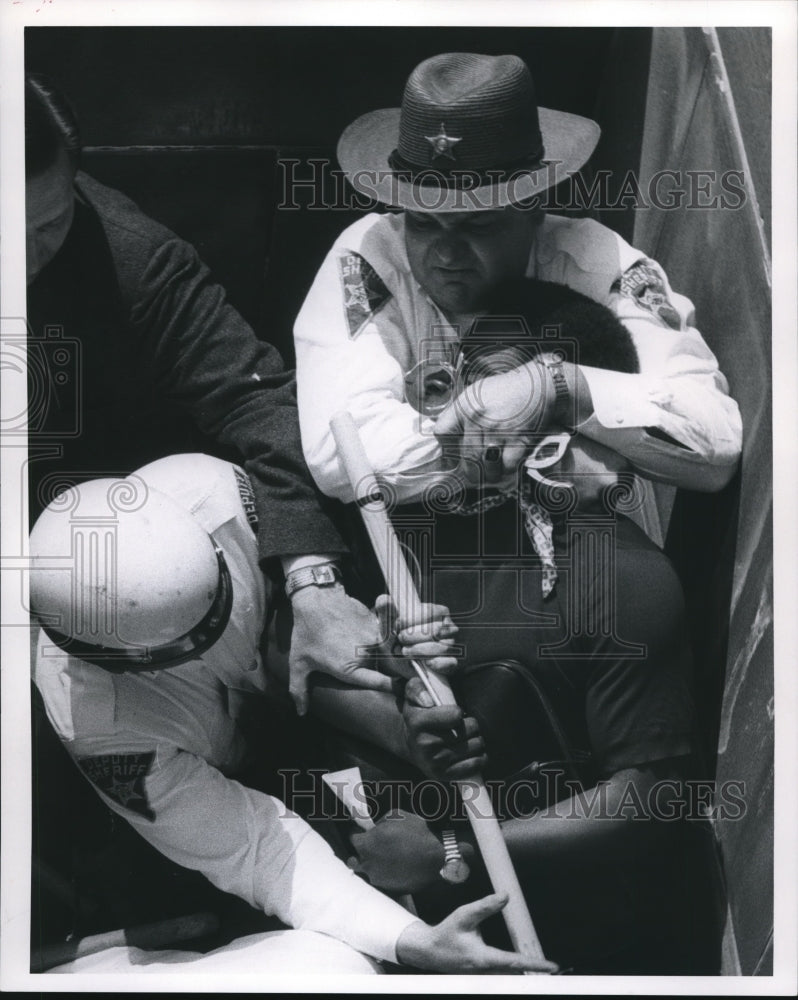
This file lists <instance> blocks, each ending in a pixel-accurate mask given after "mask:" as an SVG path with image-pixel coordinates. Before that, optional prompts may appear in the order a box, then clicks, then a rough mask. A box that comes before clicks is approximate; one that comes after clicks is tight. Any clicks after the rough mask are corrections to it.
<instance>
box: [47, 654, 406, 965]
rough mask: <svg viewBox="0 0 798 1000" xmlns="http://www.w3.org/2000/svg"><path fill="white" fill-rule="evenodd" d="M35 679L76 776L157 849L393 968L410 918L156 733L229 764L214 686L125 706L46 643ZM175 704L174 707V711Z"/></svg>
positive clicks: (312, 835)
mask: <svg viewBox="0 0 798 1000" xmlns="http://www.w3.org/2000/svg"><path fill="white" fill-rule="evenodd" d="M48 648H49V649H50V651H51V655H49V656H48V655H45V650H46V649H48ZM178 669H179V668H178ZM35 680H36V684H37V687H38V688H39V690H40V691H41V694H42V698H43V700H44V704H45V707H46V709H47V715H48V718H49V719H50V722H51V723H52V725H53V727H54V729H55V731H56V733H57V734H58V736H59V738H60V739H61V741H62V742H63V743H64V746H65V747H66V749H67V750H68V752H69V753H70V755H71V756H72V757H73V758H74V759H75V761H76V763H77V765H78V767H79V768H80V770H81V772H82V773H83V774H84V775H85V776H86V777H87V778H88V779H89V780H90V782H91V784H92V787H93V788H94V789H95V791H96V792H97V794H98V795H100V797H101V798H102V800H103V801H104V802H105V803H106V804H107V805H108V807H109V808H110V809H112V810H113V811H114V812H115V813H117V814H118V815H119V816H121V817H123V818H124V819H125V820H126V821H127V822H128V823H130V825H131V826H133V827H134V828H135V829H136V830H137V831H138V832H139V833H140V834H141V836H142V837H143V838H144V839H145V840H146V841H148V842H149V843H150V844H152V845H153V847H155V848H156V849H157V850H158V851H160V852H161V853H162V854H164V855H165V856H166V857H168V858H170V859H171V860H172V861H175V862H176V863H177V864H180V865H183V866H184V867H186V868H190V869H193V870H195V871H199V872H201V873H202V874H203V875H205V876H206V878H208V879H209V881H211V882H212V883H213V884H214V885H215V886H217V887H218V888H219V889H221V890H223V891H224V892H230V893H233V894H234V895H236V896H239V897H240V898H241V899H245V900H246V901H247V902H248V903H249V904H250V905H251V906H254V907H257V908H258V909H261V910H263V911H264V912H265V913H268V914H274V915H275V916H277V917H279V919H280V920H282V921H283V923H285V924H287V925H288V926H289V927H294V928H296V929H306V930H313V931H317V932H320V933H323V934H328V935H330V936H332V937H335V938H338V939H339V940H341V941H344V942H345V943H346V944H349V945H351V947H353V948H355V949H356V950H357V951H362V952H365V953H366V954H368V955H371V956H373V957H374V958H378V959H386V960H388V961H392V962H395V961H396V942H397V941H398V939H399V936H400V934H401V933H402V931H403V930H404V929H405V928H406V927H408V926H409V925H410V924H411V923H413V922H414V921H415V920H417V919H418V918H417V917H414V916H413V915H412V914H410V913H409V912H408V911H407V910H405V909H403V908H402V907H401V906H399V905H398V903H395V902H394V901H393V900H391V899H389V898H388V897H387V896H384V895H383V894H382V893H380V892H378V891H377V890H376V889H374V888H372V887H371V886H369V885H367V884H366V883H365V882H363V881H362V880H361V879H360V878H358V877H357V876H356V875H355V874H354V872H352V871H351V870H350V869H349V868H347V867H346V865H345V864H344V863H343V862H342V861H340V860H339V859H338V858H337V857H336V856H335V854H334V853H333V851H332V849H331V848H330V847H329V845H328V844H327V843H326V842H325V841H324V839H323V838H322V837H320V836H319V835H318V834H317V833H316V832H315V831H314V830H313V829H312V828H311V827H310V826H309V825H308V824H307V823H306V822H305V821H304V820H303V819H302V818H301V817H300V816H298V815H296V814H295V813H294V812H292V811H291V810H290V809H288V807H287V806H286V805H285V804H284V803H282V802H280V801H279V800H278V799H276V798H273V797H271V796H269V795H265V794H263V793H262V792H258V791H256V790H254V789H251V788H247V787H246V786H244V785H242V784H240V782H237V781H235V780H233V779H231V778H228V777H226V776H225V775H224V774H222V772H221V771H220V770H219V769H218V768H217V767H214V766H212V765H211V764H209V763H208V762H207V761H206V760H204V759H203V758H202V757H201V756H199V754H198V753H196V752H194V753H192V752H188V751H186V750H181V749H179V745H178V744H177V743H175V742H173V741H171V740H170V739H167V738H164V737H163V735H162V734H163V733H164V732H165V731H171V730H169V729H168V727H169V726H172V727H173V729H174V732H175V733H176V734H177V737H178V738H179V736H180V734H182V736H183V738H184V739H185V740H188V741H190V742H192V743H193V744H195V745H196V746H198V747H204V748H205V751H206V752H207V753H208V754H209V755H211V756H212V758H214V759H216V760H218V761H226V760H228V759H229V760H233V759H236V758H237V756H238V754H237V752H236V750H235V746H234V745H233V743H231V728H230V720H229V719H228V718H227V716H226V713H225V712H224V711H223V710H222V707H221V703H220V702H219V698H220V695H218V694H215V693H214V691H215V689H211V690H210V691H207V690H206V689H205V688H203V691H202V692H198V691H197V690H195V688H192V687H191V686H190V685H186V686H185V689H183V688H182V687H181V688H179V689H178V688H176V687H175V686H174V685H172V686H171V687H170V688H169V689H165V690H160V689H159V688H158V686H157V685H156V684H151V685H150V686H149V687H148V690H147V691H145V692H139V694H138V696H137V697H127V698H126V697H125V694H124V693H122V694H120V692H119V691H118V690H117V685H116V684H115V678H114V677H113V676H112V675H111V674H108V673H106V672H105V671H103V670H102V669H101V668H99V667H93V666H91V665H89V664H85V663H82V662H81V661H79V660H75V659H74V658H72V657H67V656H66V654H64V653H62V652H60V651H59V652H57V653H55V654H54V655H53V654H52V645H51V644H50V643H49V640H46V639H45V637H44V636H43V635H42V636H40V641H39V651H38V655H37V658H36V662H35ZM132 688H133V689H135V688H136V685H135V684H133V685H132ZM200 694H203V695H204V694H207V695H208V698H205V697H203V699H202V700H200ZM178 696H179V698H180V706H178V707H175V708H170V707H169V706H170V703H171V702H172V701H174V700H175V699H176V698H177V697H178ZM120 698H121V701H120ZM217 706H218V711H216V708H217ZM184 708H185V709H186V710H185V711H184V710H183V709H184ZM198 714H199V715H200V716H201V720H200V721H198V719H197V716H198ZM159 737H160V738H159ZM222 766H224V765H222Z"/></svg>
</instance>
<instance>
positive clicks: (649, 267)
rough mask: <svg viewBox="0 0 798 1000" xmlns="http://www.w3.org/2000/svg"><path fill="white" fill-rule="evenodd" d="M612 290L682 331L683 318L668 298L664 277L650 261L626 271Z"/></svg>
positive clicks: (641, 262) (642, 262)
mask: <svg viewBox="0 0 798 1000" xmlns="http://www.w3.org/2000/svg"><path fill="white" fill-rule="evenodd" d="M612 290H613V291H614V292H620V294H621V295H625V296H627V298H631V299H634V300H635V301H636V302H637V304H638V305H639V306H640V307H641V308H642V309H647V310H648V311H649V312H650V313H653V315H655V316H657V317H658V318H659V319H661V320H662V322H663V323H665V325H666V326H669V327H671V329H673V330H679V329H681V325H682V321H681V317H680V316H679V313H678V312H677V311H676V309H675V308H674V306H673V304H672V303H671V300H670V299H669V298H668V289H667V288H666V287H665V282H664V281H663V280H662V275H661V274H660V273H659V271H658V270H657V268H656V267H655V266H654V264H653V263H652V262H651V261H650V260H645V259H644V260H639V261H638V262H637V263H636V264H633V265H632V266H631V267H630V268H628V269H627V270H626V271H624V273H623V274H622V275H621V276H620V278H618V279H617V280H616V281H615V282H614V283H613V286H612Z"/></svg>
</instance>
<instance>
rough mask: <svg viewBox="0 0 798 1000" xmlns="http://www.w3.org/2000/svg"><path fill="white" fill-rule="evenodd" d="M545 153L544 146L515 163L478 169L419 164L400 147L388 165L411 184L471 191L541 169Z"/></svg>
mask: <svg viewBox="0 0 798 1000" xmlns="http://www.w3.org/2000/svg"><path fill="white" fill-rule="evenodd" d="M543 155H544V150H543V146H542V145H541V146H539V147H538V149H537V150H536V151H535V152H534V153H533V154H532V155H531V156H524V157H522V158H521V159H520V160H515V161H514V162H512V163H505V164H502V165H501V166H497V167H489V168H488V169H486V170H476V169H473V168H469V167H461V166H454V167H449V168H441V167H438V166H429V165H425V166H423V167H420V166H418V164H415V163H411V162H410V161H409V160H406V159H405V158H404V157H403V156H402V155H401V153H400V152H399V150H398V149H395V150H394V151H393V152H392V153H391V155H390V156H389V157H388V164H389V166H390V167H391V169H392V170H394V171H395V172H396V173H397V174H399V175H401V176H400V178H399V179H400V180H407V181H409V182H410V183H412V184H417V185H420V186H424V185H429V186H434V187H447V188H453V189H455V190H463V189H465V190H469V189H471V188H475V187H482V186H483V185H485V184H501V183H503V182H504V181H508V180H510V179H511V178H513V177H516V176H517V175H518V174H521V173H532V172H533V171H535V170H540V168H541V167H542V166H543Z"/></svg>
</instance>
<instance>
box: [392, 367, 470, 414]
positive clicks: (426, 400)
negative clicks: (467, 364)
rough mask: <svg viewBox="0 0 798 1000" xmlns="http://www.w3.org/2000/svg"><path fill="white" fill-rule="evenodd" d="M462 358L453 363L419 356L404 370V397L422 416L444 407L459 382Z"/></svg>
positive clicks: (452, 395) (436, 411)
mask: <svg viewBox="0 0 798 1000" xmlns="http://www.w3.org/2000/svg"><path fill="white" fill-rule="evenodd" d="M462 371H463V357H462V355H461V354H458V356H457V359H456V361H455V362H454V363H452V362H451V361H445V360H443V359H438V358H422V360H421V361H419V362H418V364H415V365H413V367H412V368H411V369H410V371H409V372H406V373H405V377H404V383H405V398H406V399H407V401H408V403H410V405H411V406H412V407H413V409H414V410H417V411H418V412H419V413H421V414H423V415H424V416H425V417H436V416H437V415H438V414H439V413H441V412H442V411H443V410H445V409H446V407H447V406H448V405H449V403H450V402H451V400H452V398H453V397H454V395H455V394H456V391H457V390H458V387H459V385H460V383H461V376H462Z"/></svg>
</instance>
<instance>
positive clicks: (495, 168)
mask: <svg viewBox="0 0 798 1000" xmlns="http://www.w3.org/2000/svg"><path fill="white" fill-rule="evenodd" d="M600 131H601V130H600V129H599V127H598V125H597V124H596V123H595V122H594V121H591V120H590V119H589V118H583V117H582V116H581V115H574V114H570V113H568V112H565V111H553V110H551V109H549V108H539V107H538V104H537V100H536V97H535V86H534V83H533V82H532V76H531V74H530V72H529V69H528V68H527V66H526V64H525V63H524V62H523V60H522V59H519V58H518V56H512V55H504V56H485V55H475V54H471V53H462V52H454V53H452V52H450V53H444V54H442V55H438V56H433V57H432V58H431V59H427V60H425V61H424V62H422V63H421V64H420V65H418V66H417V67H416V68H415V69H414V70H413V72H412V73H411V74H410V78H409V79H408V81H407V85H406V86H405V91H404V96H403V98H402V106H401V108H383V109H381V110H379V111H371V112H369V113H368V114H365V115H362V116H361V117H360V118H358V119H357V120H356V121H354V122H353V123H352V124H351V125H350V126H349V127H348V128H347V129H346V130H345V131H344V133H343V135H342V136H341V139H340V141H339V143H338V160H339V163H340V164H341V167H342V169H343V170H344V172H345V174H346V176H347V177H348V179H349V181H350V183H351V184H352V186H353V187H354V188H355V190H356V191H359V192H360V193H361V194H365V195H367V196H369V197H370V198H375V199H376V200H378V201H380V202H383V203H385V204H387V205H391V206H394V207H396V208H405V209H411V210H416V211H428V212H429V211H431V212H451V211H463V210H469V209H488V208H501V207H504V206H505V205H511V204H516V203H518V202H522V201H527V200H530V199H532V198H534V196H535V195H540V194H541V192H543V191H545V190H546V189H547V188H550V187H553V186H554V185H555V184H558V183H559V182H560V181H562V180H564V179H565V178H566V177H567V176H568V175H569V174H571V173H573V172H575V171H576V170H579V168H580V167H582V166H583V165H584V164H585V163H586V162H587V160H588V159H589V157H590V155H591V153H592V152H593V150H594V149H595V147H596V143H597V142H598V139H599V135H600Z"/></svg>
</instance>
